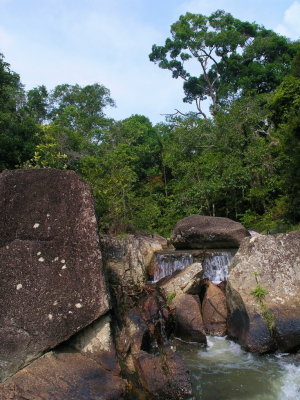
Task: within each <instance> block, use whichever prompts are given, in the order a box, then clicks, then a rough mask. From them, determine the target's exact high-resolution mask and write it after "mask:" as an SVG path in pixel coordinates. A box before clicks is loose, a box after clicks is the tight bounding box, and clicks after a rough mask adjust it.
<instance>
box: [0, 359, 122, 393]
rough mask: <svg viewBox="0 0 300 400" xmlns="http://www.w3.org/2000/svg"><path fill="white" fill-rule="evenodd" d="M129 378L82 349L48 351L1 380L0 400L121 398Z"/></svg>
mask: <svg viewBox="0 0 300 400" xmlns="http://www.w3.org/2000/svg"><path fill="white" fill-rule="evenodd" d="M124 392H125V382H124V381H123V380H122V379H121V378H119V377H117V376H116V375H112V374H111V373H109V372H108V371H106V370H105V369H104V368H102V367H100V366H99V364H97V363H96V362H95V361H93V360H91V359H88V358H87V357H85V356H83V355H81V354H78V353H52V352H51V353H47V354H45V355H44V356H42V357H41V358H39V359H38V360H36V361H34V362H33V363H31V364H30V365H29V366H27V367H26V368H24V369H22V370H21V371H19V372H18V373H17V374H15V375H14V376H13V377H12V378H10V379H9V380H8V381H6V382H5V383H2V384H0V400H25V399H26V400H41V399H43V400H92V399H93V400H121V399H122V398H123V394H124Z"/></svg>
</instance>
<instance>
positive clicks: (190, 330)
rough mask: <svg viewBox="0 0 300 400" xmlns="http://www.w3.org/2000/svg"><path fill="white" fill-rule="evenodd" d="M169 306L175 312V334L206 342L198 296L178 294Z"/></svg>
mask: <svg viewBox="0 0 300 400" xmlns="http://www.w3.org/2000/svg"><path fill="white" fill-rule="evenodd" d="M170 307H171V309H174V314H175V321H176V329H175V335H176V336H178V337H180V338H181V339H183V340H186V341H189V342H198V343H205V344H206V336H205V330H204V325H203V320H202V315H201V305H200V299H199V296H197V295H191V294H186V293H182V294H178V295H176V296H175V298H174V299H173V301H172V303H171V306H170Z"/></svg>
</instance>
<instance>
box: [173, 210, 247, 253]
mask: <svg viewBox="0 0 300 400" xmlns="http://www.w3.org/2000/svg"><path fill="white" fill-rule="evenodd" d="M247 236H250V233H249V232H248V231H247V229H246V228H244V227H243V225H241V224H240V223H238V222H235V221H232V220H231V219H229V218H221V217H207V216H203V215H191V216H190V217H186V218H183V219H182V220H180V221H179V222H177V224H176V226H175V229H174V231H173V233H172V236H171V239H170V241H171V243H172V244H173V246H174V247H175V248H176V249H203V248H214V249H217V248H237V247H239V246H240V244H241V241H242V240H243V239H244V238H245V237H247Z"/></svg>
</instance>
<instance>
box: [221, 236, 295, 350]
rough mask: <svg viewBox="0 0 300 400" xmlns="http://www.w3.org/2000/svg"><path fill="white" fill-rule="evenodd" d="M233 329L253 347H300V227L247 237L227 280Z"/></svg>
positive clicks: (236, 336)
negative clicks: (275, 233) (290, 230)
mask: <svg viewBox="0 0 300 400" xmlns="http://www.w3.org/2000/svg"><path fill="white" fill-rule="evenodd" d="M226 291H227V303H228V307H229V315H230V317H229V321H228V332H229V335H230V336H231V337H233V338H234V339H236V340H237V341H238V342H239V343H240V344H241V345H242V346H244V347H245V348H247V349H248V350H250V351H253V352H258V353H264V352H268V351H271V350H275V349H279V350H280V351H284V352H289V351H296V350H297V349H299V348H300V231H295V232H290V233H287V234H278V235H268V236H258V237H252V238H250V239H248V238H247V239H245V240H244V242H243V243H242V245H241V247H240V249H239V251H238V253H237V254H236V256H235V258H234V259H233V262H232V264H231V267H230V273H229V276H228V282H227V289H226Z"/></svg>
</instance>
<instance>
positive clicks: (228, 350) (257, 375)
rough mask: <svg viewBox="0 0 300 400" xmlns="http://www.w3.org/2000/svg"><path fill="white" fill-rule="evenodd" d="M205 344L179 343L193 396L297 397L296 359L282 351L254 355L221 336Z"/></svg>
mask: <svg viewBox="0 0 300 400" xmlns="http://www.w3.org/2000/svg"><path fill="white" fill-rule="evenodd" d="M207 343H208V346H207V348H203V347H200V346H198V347H197V346H196V345H190V347H189V346H188V345H184V346H179V347H178V351H179V353H180V354H181V355H182V356H183V358H184V359H185V361H186V363H187V365H188V367H189V369H190V371H191V376H192V381H193V388H194V394H195V399H196V400H216V399H217V400H241V399H242V400H300V363H299V359H298V360H297V358H296V357H291V356H286V355H266V356H257V355H254V354H251V353H247V352H246V351H244V350H243V349H241V347H240V346H239V345H238V344H236V343H234V342H232V341H229V340H226V339H225V338H220V337H212V336H208V337H207Z"/></svg>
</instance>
